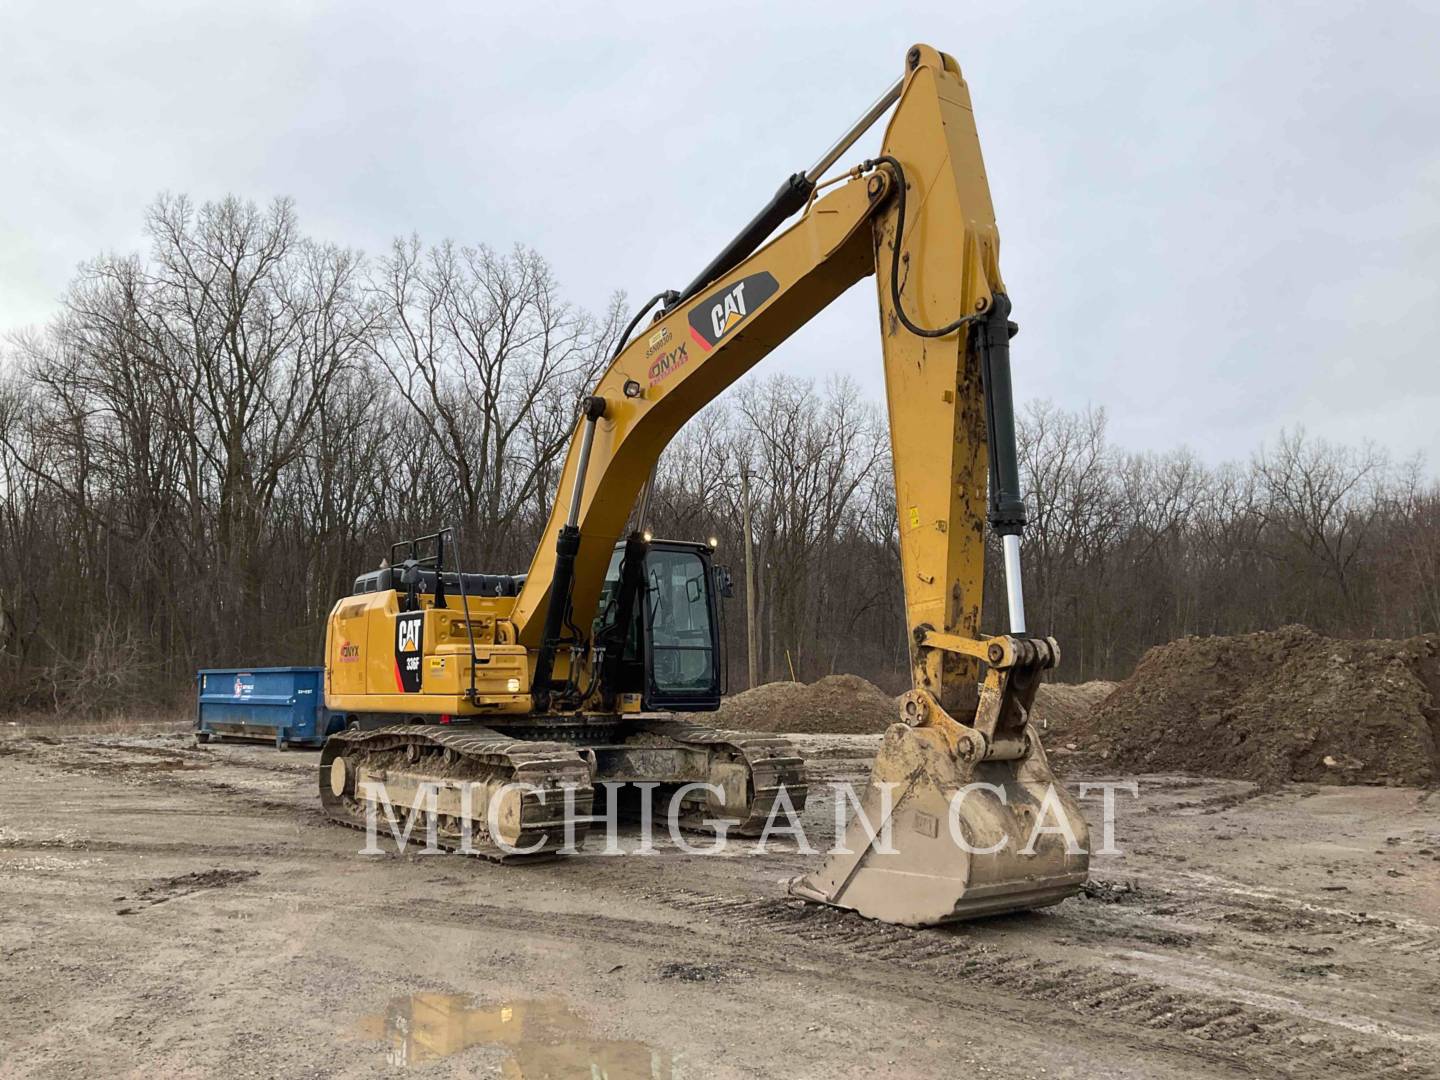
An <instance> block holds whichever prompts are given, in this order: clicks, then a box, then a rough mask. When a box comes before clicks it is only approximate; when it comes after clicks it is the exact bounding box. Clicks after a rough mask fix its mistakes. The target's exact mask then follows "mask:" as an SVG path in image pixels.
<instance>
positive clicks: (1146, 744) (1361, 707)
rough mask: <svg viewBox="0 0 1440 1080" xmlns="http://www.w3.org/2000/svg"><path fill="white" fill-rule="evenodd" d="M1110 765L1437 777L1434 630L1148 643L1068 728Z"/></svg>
mask: <svg viewBox="0 0 1440 1080" xmlns="http://www.w3.org/2000/svg"><path fill="white" fill-rule="evenodd" d="M1067 734H1069V735H1070V736H1071V737H1072V738H1075V739H1076V740H1077V741H1079V742H1081V743H1082V744H1083V746H1084V748H1085V749H1086V750H1088V751H1092V752H1095V753H1099V754H1100V755H1102V756H1103V757H1105V758H1106V759H1107V761H1108V762H1109V764H1110V766H1111V767H1112V768H1121V769H1133V770H1135V771H1139V772H1184V773H1192V774H1199V775H1205V776H1223V777H1231V778H1237V779H1247V780H1255V781H1259V782H1260V783H1264V784H1277V783H1283V782H1285V781H1291V780H1297V781H1316V782H1321V783H1338V784H1347V783H1348V784H1405V785H1428V784H1435V783H1440V635H1430V636H1427V637H1417V638H1410V639H1408V640H1404V641H1390V640H1379V639H1372V640H1346V639H1342V638H1327V637H1323V636H1321V635H1320V634H1317V633H1315V632H1314V631H1312V630H1310V629H1308V628H1306V627H1303V626H1287V627H1284V628H1282V629H1280V630H1276V631H1273V632H1265V633H1257V634H1244V635H1239V636H1235V637H1190V638H1181V639H1180V640H1178V641H1172V642H1170V643H1169V644H1167V645H1160V646H1157V647H1155V648H1153V649H1151V650H1150V651H1149V652H1148V653H1146V654H1145V656H1144V658H1143V659H1142V660H1141V661H1140V664H1139V666H1138V667H1136V669H1135V672H1134V674H1132V675H1131V676H1130V678H1128V679H1126V680H1125V681H1124V682H1122V683H1121V684H1120V685H1119V687H1118V688H1117V689H1116V690H1115V692H1114V693H1112V694H1110V695H1109V696H1108V697H1107V698H1105V699H1104V700H1103V701H1102V702H1100V703H1099V704H1098V705H1097V706H1096V707H1095V708H1094V709H1093V710H1091V712H1090V713H1089V715H1088V716H1087V717H1085V718H1084V719H1083V720H1082V721H1081V722H1080V723H1078V724H1076V725H1074V727H1073V728H1072V729H1071V730H1070V731H1069V732H1067Z"/></svg>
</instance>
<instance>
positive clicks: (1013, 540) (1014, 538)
mask: <svg viewBox="0 0 1440 1080" xmlns="http://www.w3.org/2000/svg"><path fill="white" fill-rule="evenodd" d="M1000 541H1001V543H1002V544H1003V546H1004V549H1005V600H1006V603H1007V604H1008V605H1009V608H1010V633H1012V634H1023V633H1025V589H1024V586H1023V585H1022V584H1021V581H1020V537H1019V535H1018V534H1016V533H1009V534H1007V535H1005V536H1002V537H1001V538H1000Z"/></svg>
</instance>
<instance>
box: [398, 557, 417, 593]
mask: <svg viewBox="0 0 1440 1080" xmlns="http://www.w3.org/2000/svg"><path fill="white" fill-rule="evenodd" d="M400 584H401V585H404V586H406V587H407V588H408V587H410V586H412V585H419V584H420V565H419V564H418V563H417V562H416V561H415V560H414V559H406V560H405V562H404V564H403V565H402V566H401V568H400Z"/></svg>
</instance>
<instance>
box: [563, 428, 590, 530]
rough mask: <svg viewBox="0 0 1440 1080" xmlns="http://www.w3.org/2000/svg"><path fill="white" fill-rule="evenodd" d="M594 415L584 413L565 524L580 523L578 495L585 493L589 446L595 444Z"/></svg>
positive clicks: (588, 467) (588, 466)
mask: <svg viewBox="0 0 1440 1080" xmlns="http://www.w3.org/2000/svg"><path fill="white" fill-rule="evenodd" d="M595 420H596V417H594V416H590V415H588V414H587V415H586V417H585V433H584V434H583V435H582V436H581V437H580V460H579V461H578V462H576V463H575V486H574V487H573V488H571V489H570V512H569V514H567V515H566V517H565V524H566V525H569V526H572V527H573V526H575V525H578V524H580V497H581V496H582V495H584V494H585V474H586V472H588V471H589V469H590V448H591V447H592V446H594V445H595Z"/></svg>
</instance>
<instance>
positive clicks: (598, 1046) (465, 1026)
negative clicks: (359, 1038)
mask: <svg viewBox="0 0 1440 1080" xmlns="http://www.w3.org/2000/svg"><path fill="white" fill-rule="evenodd" d="M360 1031H361V1034H362V1035H364V1036H365V1037H366V1038H371V1039H375V1040H377V1041H382V1042H386V1043H388V1044H389V1045H388V1046H387V1047H386V1050H385V1060H386V1061H387V1062H388V1063H389V1064H391V1065H398V1066H413V1065H425V1064H427V1063H429V1062H432V1061H438V1060H440V1059H441V1058H446V1057H450V1056H451V1055H452V1054H458V1053H460V1052H461V1051H462V1050H467V1049H469V1048H470V1047H472V1046H493V1047H497V1048H499V1049H500V1050H501V1051H502V1052H503V1053H505V1054H506V1057H505V1060H504V1063H503V1073H504V1075H505V1076H506V1077H515V1078H524V1080H549V1078H552V1077H554V1078H561V1077H586V1078H588V1080H635V1078H638V1080H673V1076H672V1073H671V1062H670V1056H669V1055H668V1054H663V1053H661V1052H660V1051H657V1050H652V1049H651V1048H650V1047H649V1046H647V1045H646V1044H645V1043H642V1042H637V1041H635V1040H633V1039H601V1038H597V1037H595V1036H594V1035H593V1034H592V1033H591V1031H590V1026H589V1025H588V1024H587V1023H586V1022H585V1020H584V1019H583V1018H582V1017H580V1016H579V1015H577V1014H576V1013H575V1012H573V1011H572V1010H571V1009H570V1006H569V1005H567V1004H566V1003H565V1002H564V1001H561V1000H558V999H556V1000H540V1001H510V1002H502V1003H500V1004H497V1005H481V1004H476V1002H475V999H474V998H473V997H472V996H471V995H469V994H412V995H411V996H409V997H403V998H395V999H394V1000H393V1001H391V1002H390V1004H389V1005H388V1006H386V1009H385V1011H384V1012H383V1013H378V1014H376V1015H374V1016H367V1017H364V1018H363V1019H362V1020H361V1021H360Z"/></svg>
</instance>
